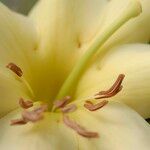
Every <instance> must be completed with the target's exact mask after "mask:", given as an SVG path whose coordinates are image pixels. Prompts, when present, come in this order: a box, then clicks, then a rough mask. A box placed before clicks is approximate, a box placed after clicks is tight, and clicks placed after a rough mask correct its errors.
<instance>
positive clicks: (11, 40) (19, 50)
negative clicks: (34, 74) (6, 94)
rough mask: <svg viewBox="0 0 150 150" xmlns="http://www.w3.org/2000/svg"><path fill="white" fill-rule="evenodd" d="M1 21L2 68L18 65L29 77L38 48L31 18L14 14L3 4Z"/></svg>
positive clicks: (0, 64)
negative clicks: (11, 63) (10, 64)
mask: <svg viewBox="0 0 150 150" xmlns="http://www.w3.org/2000/svg"><path fill="white" fill-rule="evenodd" d="M0 20H1V21H0V66H1V67H5V66H6V65H7V64H8V63H10V62H13V63H16V64H17V65H19V66H20V67H21V68H22V69H23V70H24V75H25V76H27V77H28V76H29V74H30V69H31V67H30V66H31V65H30V64H33V62H34V60H35V52H36V51H35V48H36V46H37V35H36V30H35V29H34V24H33V22H32V21H31V20H30V19H29V18H27V17H25V16H22V15H19V14H17V13H15V12H12V11H11V10H9V9H8V8H7V7H5V6H4V5H3V4H2V3H0ZM30 75H31V74H30ZM28 78H29V77H28Z"/></svg>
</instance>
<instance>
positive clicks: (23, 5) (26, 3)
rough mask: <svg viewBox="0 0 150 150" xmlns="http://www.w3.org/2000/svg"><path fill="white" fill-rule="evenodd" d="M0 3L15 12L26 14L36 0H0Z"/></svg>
mask: <svg viewBox="0 0 150 150" xmlns="http://www.w3.org/2000/svg"><path fill="white" fill-rule="evenodd" d="M0 1H1V2H2V3H4V4H5V5H7V6H8V7H9V8H11V9H13V10H15V11H17V12H20V13H23V14H27V13H28V12H29V10H30V9H31V8H32V6H33V5H34V4H35V3H36V1H37V0H0Z"/></svg>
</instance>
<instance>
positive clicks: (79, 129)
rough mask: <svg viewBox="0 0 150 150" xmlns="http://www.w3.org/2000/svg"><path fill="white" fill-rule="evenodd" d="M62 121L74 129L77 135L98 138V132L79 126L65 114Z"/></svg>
mask: <svg viewBox="0 0 150 150" xmlns="http://www.w3.org/2000/svg"><path fill="white" fill-rule="evenodd" d="M63 121H64V123H65V124H66V126H68V127H70V128H71V129H73V130H74V131H76V132H77V133H78V134H79V135H81V136H83V137H86V138H98V137H99V134H98V133H97V132H91V131H87V130H86V129H85V128H84V127H82V126H80V125H79V124H77V123H76V122H74V121H72V120H70V118H69V117H68V116H66V115H64V117H63Z"/></svg>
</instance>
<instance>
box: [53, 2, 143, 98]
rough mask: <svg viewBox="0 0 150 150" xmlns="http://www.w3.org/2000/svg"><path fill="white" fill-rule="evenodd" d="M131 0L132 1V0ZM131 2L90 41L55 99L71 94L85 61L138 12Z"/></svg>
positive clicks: (85, 63)
mask: <svg viewBox="0 0 150 150" xmlns="http://www.w3.org/2000/svg"><path fill="white" fill-rule="evenodd" d="M132 2H133V1H132ZM132 2H131V5H129V7H128V8H126V9H125V10H124V11H123V12H122V13H121V14H120V15H119V17H117V19H115V20H113V21H112V23H110V24H109V25H107V27H105V28H104V29H103V30H102V32H100V34H99V35H98V36H97V38H96V39H95V40H94V41H93V42H92V44H91V46H90V47H89V49H88V50H87V51H86V52H85V54H84V55H83V57H82V58H81V59H80V60H79V62H78V63H77V64H76V65H75V67H74V68H73V70H72V72H71V73H70V75H69V76H68V78H67V79H66V81H65V82H64V84H63V85H62V87H61V89H60V91H59V93H58V95H57V97H56V99H61V98H62V97H64V96H66V95H71V89H72V88H73V87H75V86H76V84H77V83H78V80H79V77H80V76H81V74H82V71H83V70H84V69H85V67H86V65H87V63H88V62H89V61H90V59H91V58H92V56H93V55H94V54H95V53H96V52H97V51H98V50H99V48H100V47H101V46H102V45H103V44H104V43H105V42H106V40H107V39H108V38H110V36H111V35H112V34H113V33H114V32H115V31H116V30H118V29H119V28H120V27H121V26H122V25H124V24H125V23H126V22H127V21H128V20H129V19H131V18H133V17H136V16H137V15H139V14H140V12H141V10H140V11H139V5H137V3H136V4H135V5H134V3H132ZM137 7H138V8H137Z"/></svg>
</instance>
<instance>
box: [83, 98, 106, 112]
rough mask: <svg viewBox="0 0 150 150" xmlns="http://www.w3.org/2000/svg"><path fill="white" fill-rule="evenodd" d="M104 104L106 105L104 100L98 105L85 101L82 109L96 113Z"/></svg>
mask: <svg viewBox="0 0 150 150" xmlns="http://www.w3.org/2000/svg"><path fill="white" fill-rule="evenodd" d="M106 104H108V101H106V100H104V101H102V102H100V103H97V104H95V105H94V104H93V103H92V102H91V101H86V103H85V104H84V107H85V108H87V109H88V110H89V111H96V110H98V109H100V108H102V107H104V106H105V105H106Z"/></svg>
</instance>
